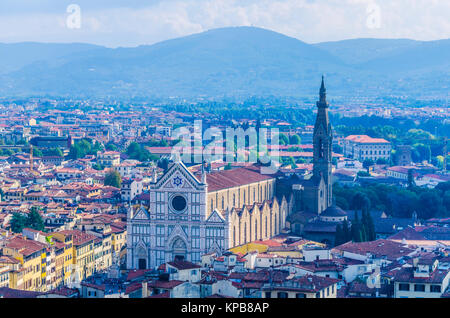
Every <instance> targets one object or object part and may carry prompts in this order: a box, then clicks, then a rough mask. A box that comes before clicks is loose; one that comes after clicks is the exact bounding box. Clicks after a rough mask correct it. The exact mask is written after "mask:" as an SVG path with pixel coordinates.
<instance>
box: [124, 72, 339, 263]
mask: <svg viewBox="0 0 450 318" xmlns="http://www.w3.org/2000/svg"><path fill="white" fill-rule="evenodd" d="M317 109H318V113H317V119H316V123H315V128H314V137H313V138H314V141H313V147H314V151H313V152H314V159H313V166H314V168H313V175H312V177H311V178H310V179H308V180H302V181H301V182H299V183H298V184H294V185H292V186H289V187H288V188H289V189H288V191H277V189H276V187H277V184H279V180H278V181H277V177H276V175H267V174H262V173H261V172H260V169H261V167H260V166H258V165H253V166H248V167H244V168H236V169H232V170H223V171H218V172H209V173H208V172H206V169H205V167H204V164H203V165H202V169H201V173H199V174H197V175H195V174H194V173H192V172H191V171H190V170H189V168H188V167H186V166H185V165H184V163H183V162H181V160H180V159H176V160H175V161H174V162H172V163H171V164H170V165H169V167H168V169H167V170H166V172H165V173H164V174H163V175H162V176H160V177H159V178H158V179H157V180H156V178H155V180H156V182H154V183H153V184H152V185H151V186H150V191H149V192H150V201H149V202H150V203H149V206H142V205H141V206H140V207H139V206H137V207H129V209H128V215H127V226H128V227H127V228H128V232H127V268H128V269H147V268H154V267H157V266H159V265H161V264H163V263H165V262H169V261H174V260H186V261H190V262H194V263H196V262H200V260H201V256H202V255H203V254H206V253H209V252H213V251H215V252H218V253H222V252H224V251H226V250H228V249H230V248H233V247H235V246H239V245H243V244H246V243H249V242H252V241H257V240H266V239H270V238H272V237H274V236H276V235H278V234H280V233H282V232H285V231H286V228H291V229H292V228H293V226H294V227H295V226H296V223H295V220H296V219H298V217H299V216H300V218H301V217H303V218H304V219H305V220H307V221H311V220H312V221H319V222H325V223H327V224H328V223H329V222H331V225H333V224H335V223H336V221H342V220H343V218H346V215H345V216H343V215H340V211H339V209H338V208H337V207H334V206H333V205H332V192H331V191H332V187H331V173H332V164H331V159H332V158H331V155H332V153H331V149H332V130H331V124H330V122H329V118H328V103H327V101H326V90H325V85H324V80H323V77H322V84H321V88H320V100H319V101H318V102H317ZM283 192H284V193H283ZM336 211H337V212H336ZM336 213H337V214H339V215H337V216H336V217H335V216H334V214H336ZM343 213H344V214H345V212H343ZM331 214H333V215H331ZM305 216H307V217H305ZM310 216H313V217H310ZM287 221H290V222H287ZM306 223H308V222H306ZM308 224H309V223H308ZM336 224H337V223H336ZM302 226H303V224H302Z"/></svg>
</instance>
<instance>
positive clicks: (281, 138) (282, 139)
mask: <svg viewBox="0 0 450 318" xmlns="http://www.w3.org/2000/svg"><path fill="white" fill-rule="evenodd" d="M278 138H279V142H280V145H288V144H289V138H288V137H287V136H286V135H285V134H280V135H279V136H278Z"/></svg>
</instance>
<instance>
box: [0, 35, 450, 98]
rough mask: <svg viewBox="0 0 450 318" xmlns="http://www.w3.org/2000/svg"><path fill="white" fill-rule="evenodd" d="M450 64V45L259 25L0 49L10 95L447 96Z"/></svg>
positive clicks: (0, 76)
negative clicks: (112, 44) (297, 33)
mask: <svg viewBox="0 0 450 318" xmlns="http://www.w3.org/2000/svg"><path fill="white" fill-rule="evenodd" d="M449 57H450V39H447V40H439V41H429V42H421V41H414V40H406V39H398V40H385V39H354V40H344V41H337V42H325V43H318V44H307V43H305V42H302V41H299V40H297V39H294V38H291V37H287V36H285V35H282V34H280V33H276V32H273V31H269V30H265V29H260V28H254V27H234V28H223V29H215V30H211V31H207V32H203V33H200V34H195V35H191V36H187V37H182V38H178V39H174V40H169V41H164V42H160V43H157V44H154V45H148V46H139V47H134V48H116V49H111V48H106V47H102V46H97V45H90V44H79V43H74V44H49V43H17V44H0V95H2V96H29V95H52V96H80V97H83V96H85V97H89V96H91V97H106V96H113V97H120V96H123V97H131V96H147V97H151V96H159V97H171V96H181V97H198V96H205V97H220V96H250V95H262V96H265V95H275V96H298V97H301V96H305V95H308V96H310V95H312V94H317V90H318V87H319V84H320V76H321V74H325V75H326V79H327V88H328V90H329V92H332V94H334V96H390V95H395V96H414V97H420V96H425V97H434V98H442V99H447V98H448V96H449V78H450V58H449ZM330 94H331V93H330Z"/></svg>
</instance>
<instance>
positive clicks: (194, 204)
mask: <svg viewBox="0 0 450 318" xmlns="http://www.w3.org/2000/svg"><path fill="white" fill-rule="evenodd" d="M241 169H245V168H241ZM275 182H276V179H275V178H274V177H271V176H267V175H261V174H259V172H255V170H246V171H239V170H229V171H223V172H215V173H211V174H206V173H203V174H202V175H201V176H195V175H194V174H192V173H191V172H190V171H189V170H188V169H187V168H186V166H185V165H184V164H183V163H182V162H175V163H172V164H171V165H170V166H169V168H168V170H167V172H166V173H165V174H164V175H163V176H162V177H160V178H159V180H157V182H156V183H154V184H152V185H151V188H150V206H149V208H147V207H144V206H140V207H134V208H130V209H129V212H128V216H127V223H128V224H127V229H128V231H127V268H128V269H144V268H154V267H157V266H159V265H160V264H163V263H165V262H168V261H173V260H174V259H183V260H187V261H191V262H200V260H201V255H203V254H206V253H208V252H211V251H217V252H222V251H225V250H227V249H229V248H231V247H234V246H236V245H242V244H245V243H248V242H250V241H253V240H258V239H267V238H270V237H272V236H274V235H277V234H279V233H280V232H281V230H282V229H283V228H284V226H285V220H286V217H287V214H288V208H289V204H288V203H287V201H286V200H285V199H284V198H283V199H282V200H280V202H278V201H277V199H276V198H275V195H274V193H275ZM208 185H209V188H210V190H208Z"/></svg>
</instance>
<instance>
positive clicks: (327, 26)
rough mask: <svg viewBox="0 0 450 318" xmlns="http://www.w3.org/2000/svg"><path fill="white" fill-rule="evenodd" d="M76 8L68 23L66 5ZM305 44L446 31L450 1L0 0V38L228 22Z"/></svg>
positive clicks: (68, 36)
mask: <svg viewBox="0 0 450 318" xmlns="http://www.w3.org/2000/svg"><path fill="white" fill-rule="evenodd" d="M70 4H76V5H78V6H79V8H80V9H81V15H80V16H81V25H80V28H79V29H78V28H75V29H74V28H68V27H67V19H68V17H69V13H68V12H67V11H66V9H67V7H68V5H70ZM243 25H245V26H257V27H263V28H267V29H270V30H274V31H277V32H280V33H283V34H286V35H288V36H292V37H295V38H298V39H300V40H303V41H305V42H308V43H315V42H323V41H336V40H342V39H350V38H362V37H364V38H367V37H370V38H410V39H417V40H436V39H445V38H450V1H449V0H68V1H67V0H1V1H0V30H1V32H0V42H22V41H39V42H87V43H95V44H101V45H106V46H110V47H117V46H136V45H140V44H152V43H155V42H158V41H162V40H167V39H171V38H175V37H179V36H184V35H189V34H193V33H198V32H202V31H206V30H209V29H213V28H219V27H229V26H243Z"/></svg>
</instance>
